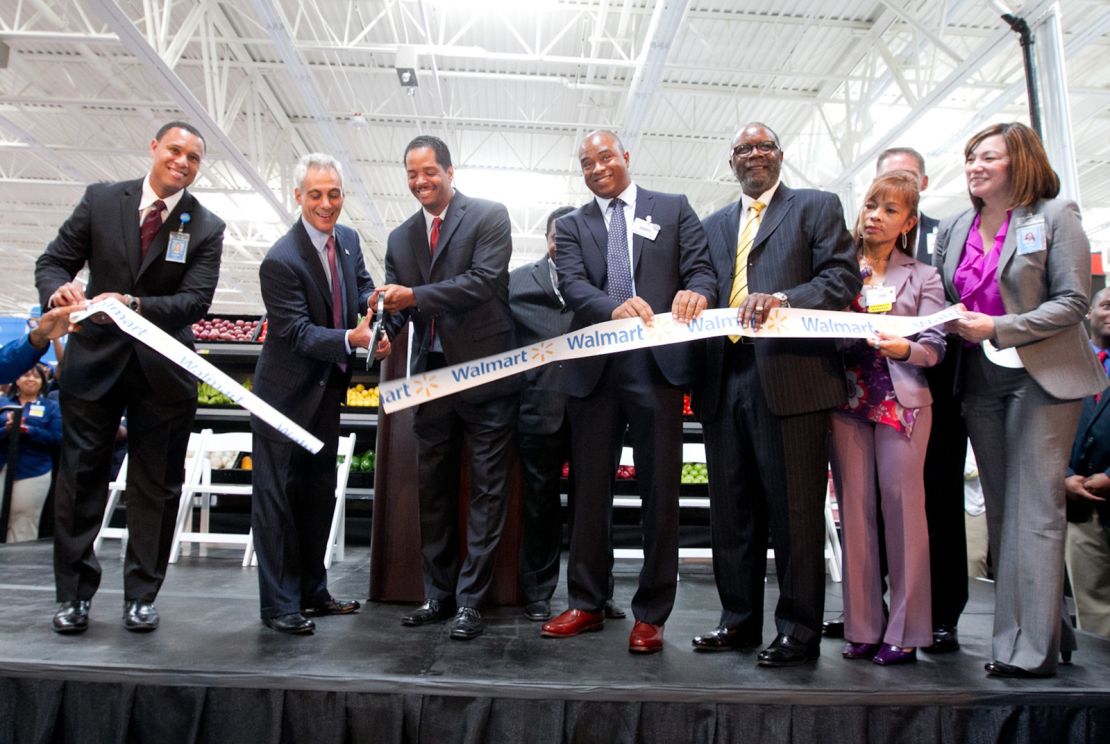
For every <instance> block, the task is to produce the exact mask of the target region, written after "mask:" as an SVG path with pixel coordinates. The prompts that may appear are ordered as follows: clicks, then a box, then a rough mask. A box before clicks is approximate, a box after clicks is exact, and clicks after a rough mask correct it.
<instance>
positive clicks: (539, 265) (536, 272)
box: [531, 258, 559, 302]
mask: <svg viewBox="0 0 1110 744" xmlns="http://www.w3.org/2000/svg"><path fill="white" fill-rule="evenodd" d="M531 274H532V280H533V281H535V282H536V284H538V285H539V287H540V293H541V294H543V296H544V297H547V298H548V299H550V300H554V301H555V302H558V301H559V299H558V297H557V296H556V294H555V288H554V287H553V286H551V270H550V269H549V268H548V266H547V259H546V258H541V259H540V260H539V261H536V262H535V263H534V264H532V272H531Z"/></svg>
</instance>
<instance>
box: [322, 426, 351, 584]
mask: <svg viewBox="0 0 1110 744" xmlns="http://www.w3.org/2000/svg"><path fill="white" fill-rule="evenodd" d="M337 454H338V457H339V467H338V469H337V471H336V473H335V509H334V510H333V511H332V515H331V532H329V533H328V547H327V550H325V551H324V568H331V562H332V559H334V560H337V561H341V560H343V557H344V553H345V552H346V544H347V527H346V522H347V479H348V477H349V476H350V474H351V460H352V458H353V457H354V456H355V435H354V434H348V435H347V436H345V437H340V438H339V450H338V453H337Z"/></svg>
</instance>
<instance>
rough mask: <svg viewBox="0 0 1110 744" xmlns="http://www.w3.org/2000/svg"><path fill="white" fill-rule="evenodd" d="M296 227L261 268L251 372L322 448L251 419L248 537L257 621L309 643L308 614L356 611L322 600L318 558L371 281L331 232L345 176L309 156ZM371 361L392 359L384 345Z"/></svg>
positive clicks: (333, 164) (354, 237) (347, 234)
mask: <svg viewBox="0 0 1110 744" xmlns="http://www.w3.org/2000/svg"><path fill="white" fill-rule="evenodd" d="M293 182H294V183H295V184H297V185H296V188H295V189H294V192H293V193H294V196H295V197H296V199H297V203H298V204H300V206H301V218H300V219H299V220H297V222H296V223H294V225H293V227H291V228H290V229H289V232H287V233H286V234H285V235H284V236H282V237H281V238H280V239H279V240H278V241H277V242H276V243H274V246H273V247H272V248H271V249H270V250H269V252H268V253H267V254H266V257H265V258H264V259H263V260H262V265H261V266H260V267H259V270H258V278H259V288H260V289H261V290H262V301H263V302H264V303H265V305H266V318H267V320H268V321H269V329H268V330H267V332H266V342H265V343H264V344H263V345H262V352H261V353H260V354H259V356H258V365H257V366H256V367H255V370H254V392H255V394H256V395H258V397H260V398H262V399H263V400H265V401H266V402H267V403H269V404H270V405H272V406H273V407H274V408H276V409H277V410H278V411H280V412H282V413H283V414H285V415H286V416H288V417H289V418H290V419H292V420H293V421H294V422H295V423H297V424H299V425H300V426H302V427H303V428H305V429H306V430H307V431H309V432H311V433H312V434H313V435H314V436H315V437H316V438H318V439H319V440H321V441H322V442H323V443H324V447H323V449H321V450H320V451H319V452H317V453H316V454H312V453H311V452H308V451H307V450H305V449H304V448H303V447H301V446H300V445H298V444H296V443H294V442H292V441H290V440H289V439H288V438H286V437H285V436H283V435H282V434H280V433H279V432H278V431H277V430H275V429H274V428H273V427H271V426H269V425H268V424H266V423H264V422H263V421H262V420H261V419H259V418H257V417H252V418H251V430H252V432H253V434H254V471H253V474H252V482H253V486H254V488H253V500H252V502H251V528H252V530H253V531H254V545H255V551H256V552H257V553H258V590H259V598H260V600H261V615H262V622H263V623H264V624H265V625H266V626H267V627H269V628H273V629H274V630H276V631H279V632H281V633H293V634H300V633H311V632H312V631H313V630H314V629H315V627H316V626H315V624H314V623H313V622H312V620H310V619H308V617H307V616H320V615H346V614H349V613H352V612H355V611H357V610H358V608H359V603H358V602H356V601H344V600H339V599H335V598H334V597H332V595H331V593H330V592H329V591H328V578H327V570H326V569H325V568H324V553H325V552H326V549H327V541H328V533H329V530H330V528H331V516H332V512H333V510H334V506H335V456H336V451H337V447H338V443H339V407H340V405H342V403H343V402H344V401H345V400H346V397H347V385H348V383H349V382H350V380H351V370H352V365H353V364H354V363H355V356H354V351H355V349H356V348H363V349H365V348H367V347H368V346H369V345H370V342H371V331H370V320H371V315H372V313H371V312H369V311H368V310H367V312H366V317H365V318H364V319H363V321H362V322H361V323H359V322H358V320H357V319H358V314H359V312H360V310H362V309H364V308H366V307H367V303H368V302H369V299H370V294H371V292H373V290H374V282H373V281H371V280H370V275H369V274H368V273H367V272H366V266H365V264H364V263H363V259H362V248H361V246H360V245H359V239H358V233H356V232H355V231H354V230H352V229H350V228H349V227H346V226H344V225H340V224H338V220H339V214H340V212H341V211H342V209H343V172H342V169H341V167H340V165H339V163H338V161H336V160H335V159H334V158H332V157H331V156H330V155H324V154H321V153H311V154H309V155H305V156H304V157H302V158H301V159H300V161H299V162H298V163H297V167H296V169H295V170H294V172H293ZM375 353H376V356H378V357H379V358H380V357H383V356H385V355H387V354H388V353H389V341H388V339H382V341H381V342H380V344H379V346H378V348H377V349H375Z"/></svg>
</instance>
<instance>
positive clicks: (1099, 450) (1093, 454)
mask: <svg viewBox="0 0 1110 744" xmlns="http://www.w3.org/2000/svg"><path fill="white" fill-rule="evenodd" d="M1095 473H1106V474H1108V475H1110V394H1107V393H1106V391H1104V392H1103V395H1102V397H1101V398H1100V399H1099V400H1097V401H1096V400H1095V398H1094V396H1091V397H1089V398H1086V399H1085V400H1084V401H1083V412H1082V413H1081V414H1080V417H1079V428H1078V429H1077V430H1076V433H1075V441H1074V442H1073V443H1072V447H1071V458H1070V459H1069V461H1068V475H1084V476H1089V475H1094V474H1095ZM1094 508H1096V507H1094V505H1093V504H1089V503H1085V502H1083V503H1081V502H1076V501H1071V500H1070V499H1069V500H1068V521H1071V522H1086V521H1087V520H1088V519H1090V518H1091V512H1092V511H1093V509H1094ZM1097 509H1098V516H1099V519H1101V520H1102V523H1103V524H1104V525H1105V524H1110V504H1108V503H1102V504H1099V505H1098V506H1097Z"/></svg>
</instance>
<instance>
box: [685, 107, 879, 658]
mask: <svg viewBox="0 0 1110 744" xmlns="http://www.w3.org/2000/svg"><path fill="white" fill-rule="evenodd" d="M782 162H783V151H782V146H781V144H780V142H779V138H778V135H776V134H775V133H774V132H773V131H771V129H770V128H769V127H767V126H766V125H765V124H760V123H758V122H755V123H751V124H748V125H746V126H745V127H743V128H742V129H741V130H740V131H739V132H738V133H737V134H736V136H735V137H734V138H733V141H732V147H731V154H730V157H729V165H730V166H731V168H732V170H733V172H734V173H735V174H736V178H737V180H738V181H739V182H740V187H741V192H742V193H741V195H740V199H739V200H738V201H736V202H733V203H732V204H729V205H728V206H726V207H724V208H723V209H721V210H719V211H717V212H715V213H714V214H712V215H710V217H709V218H707V219H706V220H705V232H706V236H707V238H708V240H709V250H710V254H711V256H712V258H713V264H714V267H715V268H716V270H717V278H718V281H719V284H718V286H717V298H718V304H719V306H720V307H734V308H736V310H737V313H738V314H739V316H740V321H741V323H743V324H751V325H752V326H755V327H758V326H760V325H761V324H762V323H763V321H764V319H766V318H767V316H768V314H769V313H770V312H771V311H772V310H773V309H775V308H776V307H779V306H783V307H801V308H812V309H819V310H843V309H844V308H846V307H847V306H848V304H849V303H850V302H851V301H852V299H853V298H855V296H856V294H857V293H858V292H859V290H860V285H861V282H860V277H859V266H858V264H857V263H856V255H855V247H854V246H853V243H852V238H851V236H850V235H849V234H848V230H847V229H846V227H845V223H844V210H843V208H842V207H841V205H840V200H839V199H838V198H837V197H836V195H834V194H830V193H826V192H823V191H817V190H814V189H791V188H790V187H788V186H786V185H785V184H783V183H781V182H780V180H779V175H780V172H781V170H782ZM706 352H707V357H706V367H705V377H704V379H703V380H702V384H701V385H700V387H698V388H695V391H694V410H695V413H697V414H698V415H699V416H700V417H701V420H702V425H703V426H704V428H705V451H706V455H707V459H708V465H709V509H710V512H709V514H710V530H711V539H712V544H713V575H714V577H715V578H716V581H717V591H718V593H719V595H720V597H721V605H722V611H721V619H720V622H719V624H718V627H717V628H716V629H714V630H713V631H711V632H709V633H706V634H705V635H700V636H697V637H695V638H694V648H695V649H696V650H699V651H728V650H733V649H754V648H756V647H758V646H760V645H761V644H762V642H763V638H762V633H763V583H764V577H765V575H766V572H767V531H768V526H769V527H770V530H771V533H772V534H773V538H774V539H773V543H774V549H775V570H776V572H777V574H778V581H779V601H778V605H777V606H776V608H775V625H776V629H777V631H778V633H777V635H776V637H775V639H774V641H773V642H772V643H771V645H770V646H768V647H767V648H766V649H764V650H763V651H762V652H761V653H760V654H759V659H758V660H759V664H760V665H762V666H791V665H796V664H805V663H810V662H813V661H816V660H817V657H818V655H819V653H820V641H821V614H822V611H823V609H824V602H825V569H824V556H823V549H824V536H825V535H824V517H823V507H824V501H825V489H826V483H827V472H828V459H829V458H828V444H827V434H828V428H829V411H830V410H831V409H833V408H835V407H836V406H839V405H841V404H843V403H844V402H845V399H846V392H845V389H846V385H845V376H844V365H843V363H842V362H841V360H840V356H839V354H838V353H837V350H836V347H835V345H834V343H833V341H832V340H828V341H823V340H813V339H805V340H801V339H795V340H791V339H758V340H756V341H755V342H754V343H741V342H740V338H739V337H735V338H732V337H726V338H716V339H711V340H710V341H709V342H708V343H707V345H706Z"/></svg>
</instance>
